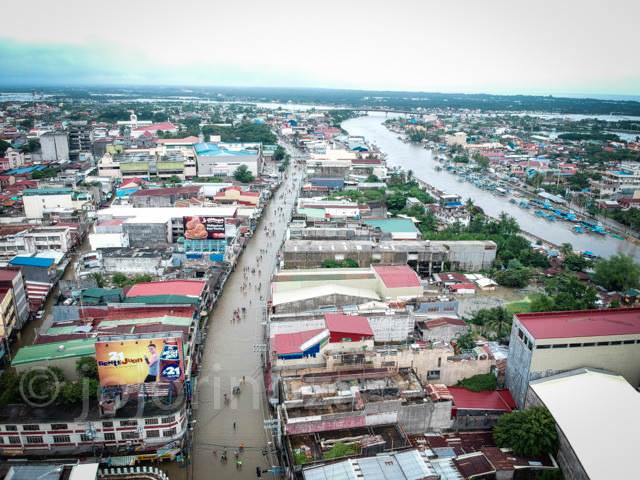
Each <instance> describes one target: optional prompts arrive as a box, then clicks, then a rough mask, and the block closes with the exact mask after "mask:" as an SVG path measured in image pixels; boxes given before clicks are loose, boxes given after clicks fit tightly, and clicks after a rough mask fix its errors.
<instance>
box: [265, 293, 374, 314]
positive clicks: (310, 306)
mask: <svg viewBox="0 0 640 480" xmlns="http://www.w3.org/2000/svg"><path fill="white" fill-rule="evenodd" d="M369 300H374V299H373V298H366V297H355V296H350V295H340V294H334V295H324V296H321V297H313V298H309V299H306V300H300V301H295V302H290V303H284V304H280V305H276V306H275V307H274V311H275V313H294V312H305V311H308V310H316V309H318V308H320V307H321V306H327V305H331V306H336V307H339V306H344V305H358V304H361V303H365V302H367V301H369ZM375 300H377V299H375Z"/></svg>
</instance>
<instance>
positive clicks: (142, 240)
mask: <svg viewBox="0 0 640 480" xmlns="http://www.w3.org/2000/svg"><path fill="white" fill-rule="evenodd" d="M122 229H123V231H124V232H125V233H126V234H127V235H128V237H129V246H130V247H133V248H136V247H138V248H144V247H150V246H154V245H165V244H167V243H169V239H170V237H171V231H170V229H169V222H166V223H142V222H136V223H124V224H123V225H122Z"/></svg>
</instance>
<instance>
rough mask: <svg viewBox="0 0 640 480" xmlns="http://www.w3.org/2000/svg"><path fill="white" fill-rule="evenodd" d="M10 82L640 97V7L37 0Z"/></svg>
mask: <svg viewBox="0 0 640 480" xmlns="http://www.w3.org/2000/svg"><path fill="white" fill-rule="evenodd" d="M2 12H3V17H4V18H5V19H8V18H13V19H22V20H21V21H5V22H2V27H1V28H0V84H4V85H42V86H45V85H93V84H95V85H114V84H121V85H193V86H198V85H202V86H267V87H268V86H274V87H321V88H348V89H367V90H407V91H427V92H435V91H438V92H465V93H505V94H509V93H523V94H544V95H546V94H552V95H558V94H566V93H573V94H612V95H640V62H639V61H638V58H639V53H638V46H639V42H638V39H637V33H636V32H637V19H638V18H640V2H639V1H637V0H607V1H606V2H603V1H595V0H580V1H578V0H560V1H558V0H536V1H523V0H510V1H505V0H445V1H436V0H393V1H389V0H386V1H381V0H367V1H362V0H323V1H321V2H312V1H308V0H306V1H305V0H271V1H265V0H230V1H226V2H221V1H219V0H180V1H178V2H177V1H170V2H169V1H166V0H154V1H150V0H126V1H123V0H109V1H106V2H105V1H95V0H63V1H61V2H53V1H51V0H29V1H28V2H27V1H21V2H10V3H8V4H7V5H4V6H3V9H2Z"/></svg>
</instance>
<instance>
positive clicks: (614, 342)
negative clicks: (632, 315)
mask: <svg viewBox="0 0 640 480" xmlns="http://www.w3.org/2000/svg"><path fill="white" fill-rule="evenodd" d="M611 345H622V342H621V341H620V340H615V341H613V342H611Z"/></svg>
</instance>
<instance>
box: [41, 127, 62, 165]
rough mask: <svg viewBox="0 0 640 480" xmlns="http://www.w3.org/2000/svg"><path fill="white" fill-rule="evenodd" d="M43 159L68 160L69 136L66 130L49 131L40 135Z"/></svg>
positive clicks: (48, 160)
mask: <svg viewBox="0 0 640 480" xmlns="http://www.w3.org/2000/svg"><path fill="white" fill-rule="evenodd" d="M40 147H41V148H42V161H44V162H68V161H69V137H68V135H67V133H66V132H47V133H44V134H42V135H41V136H40Z"/></svg>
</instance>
